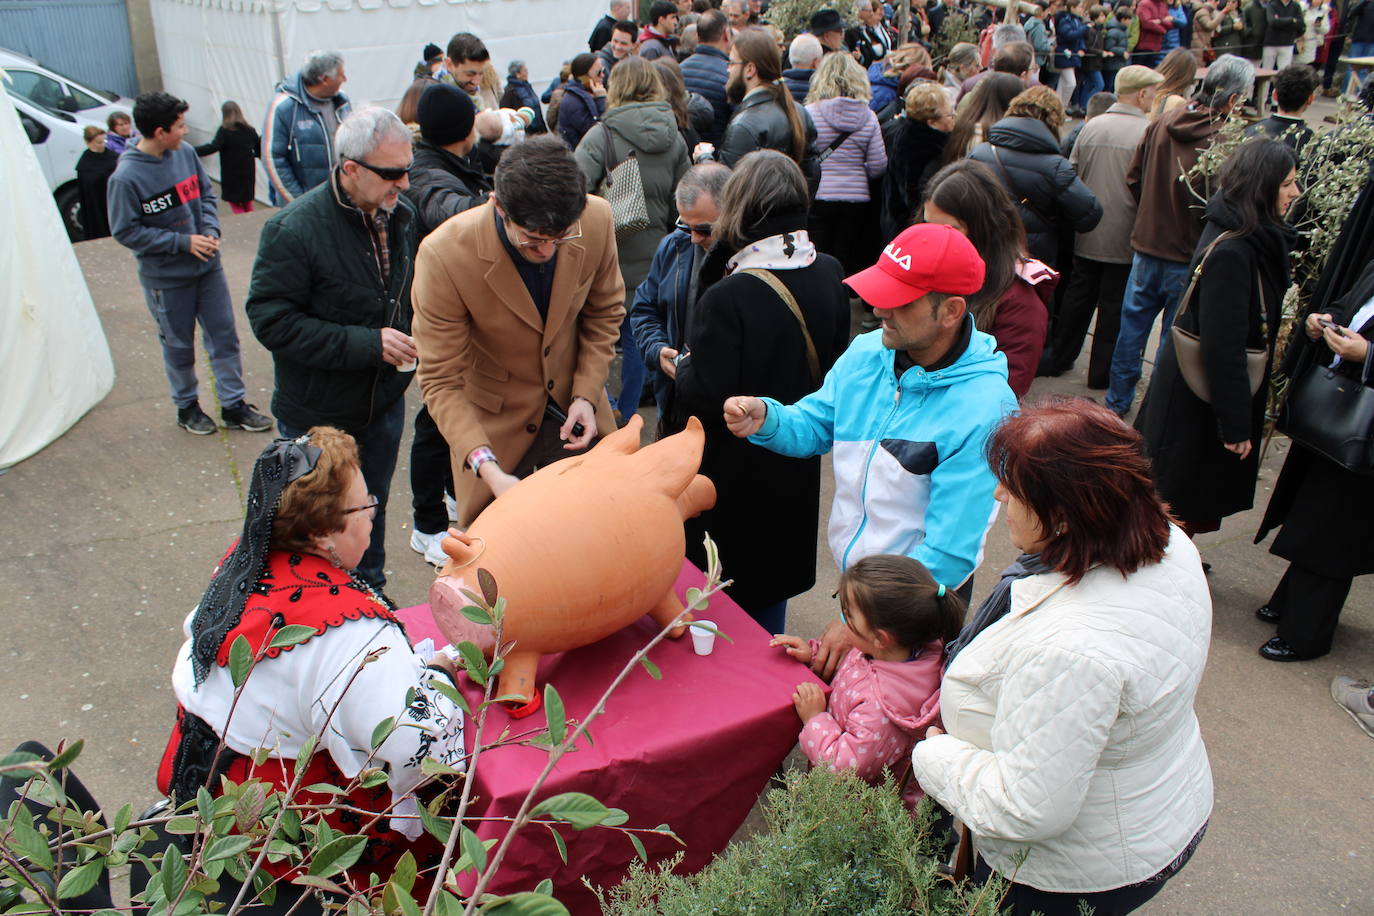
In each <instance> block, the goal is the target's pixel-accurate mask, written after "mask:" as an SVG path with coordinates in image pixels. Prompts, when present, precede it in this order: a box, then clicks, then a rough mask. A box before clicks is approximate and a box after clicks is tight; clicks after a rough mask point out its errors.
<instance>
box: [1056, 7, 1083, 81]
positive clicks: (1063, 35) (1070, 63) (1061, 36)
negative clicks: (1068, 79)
mask: <svg viewBox="0 0 1374 916" xmlns="http://www.w3.org/2000/svg"><path fill="white" fill-rule="evenodd" d="M1087 31H1088V23H1086V22H1084V21H1083V18H1082V17H1081V16H1077V15H1075V14H1073V13H1070V12H1068V11H1067V10H1065V11H1063V12H1059V13H1056V14H1055V16H1054V37H1055V42H1054V66H1055V68H1056V69H1058V70H1077V69H1078V68H1079V67H1080V66H1082V64H1083V57H1082V55H1080V54H1077V53H1072V54H1071V53H1069V52H1071V51H1073V52H1078V51H1082V50H1083V38H1084V35H1085V33H1086V32H1087Z"/></svg>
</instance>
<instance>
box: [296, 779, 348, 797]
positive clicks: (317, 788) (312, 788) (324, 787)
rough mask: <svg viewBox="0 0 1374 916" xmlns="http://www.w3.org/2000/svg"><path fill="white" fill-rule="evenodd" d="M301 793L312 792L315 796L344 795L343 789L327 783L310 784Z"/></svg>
mask: <svg viewBox="0 0 1374 916" xmlns="http://www.w3.org/2000/svg"><path fill="white" fill-rule="evenodd" d="M301 791H302V792H314V793H316V794H317V795H344V794H346V793H345V792H344V790H343V789H340V788H339V787H338V786H331V785H330V784H329V783H327V782H312V783H311V784H310V785H308V786H306V787H305V788H303V789H301Z"/></svg>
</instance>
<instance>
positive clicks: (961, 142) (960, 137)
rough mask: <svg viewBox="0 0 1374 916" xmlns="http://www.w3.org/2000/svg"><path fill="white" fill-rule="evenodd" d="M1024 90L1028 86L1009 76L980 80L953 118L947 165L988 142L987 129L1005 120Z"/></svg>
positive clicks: (946, 145)
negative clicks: (1008, 108) (1009, 107)
mask: <svg viewBox="0 0 1374 916" xmlns="http://www.w3.org/2000/svg"><path fill="white" fill-rule="evenodd" d="M1025 88H1026V84H1025V83H1023V82H1021V80H1019V79H1017V78H1016V77H1014V76H1012V75H1011V74H1010V73H993V74H991V75H990V76H985V77H984V78H983V79H981V80H979V81H978V85H977V86H975V87H973V91H972V92H970V93H969V97H968V101H967V102H965V103H964V105H963V110H962V111H960V112H959V113H958V115H957V116H956V117H955V119H954V128H953V129H952V130H951V131H950V132H949V142H947V143H946V144H945V164H946V165H948V164H949V163H951V162H958V161H959V160H960V159H963V158H964V157H965V156H967V155H968V152H969V150H971V149H973V148H974V147H975V146H977V145H978V144H979V143H982V142H983V141H984V140H985V139H987V135H988V128H990V127H992V125H994V124H996V123H997V122H998V121H1000V120H1002V117H1003V116H1004V115H1006V113H1007V106H1008V105H1010V104H1011V100H1012V99H1014V98H1016V97H1017V96H1018V95H1020V94H1021V93H1022V92H1023V91H1024V90H1025Z"/></svg>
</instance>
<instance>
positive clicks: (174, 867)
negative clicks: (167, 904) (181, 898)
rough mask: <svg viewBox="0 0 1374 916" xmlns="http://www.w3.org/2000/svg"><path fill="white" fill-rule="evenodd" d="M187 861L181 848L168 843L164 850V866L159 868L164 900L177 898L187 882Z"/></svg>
mask: <svg viewBox="0 0 1374 916" xmlns="http://www.w3.org/2000/svg"><path fill="white" fill-rule="evenodd" d="M186 874H187V872H186V863H185V862H184V861H182V858H181V850H179V849H177V848H176V846H175V845H173V844H170V843H169V844H168V845H167V848H166V849H165V850H163V852H162V866H161V867H160V868H159V869H158V880H159V881H161V882H162V895H163V899H164V900H175V899H176V898H177V894H179V893H180V892H181V889H182V887H183V886H185V884H186Z"/></svg>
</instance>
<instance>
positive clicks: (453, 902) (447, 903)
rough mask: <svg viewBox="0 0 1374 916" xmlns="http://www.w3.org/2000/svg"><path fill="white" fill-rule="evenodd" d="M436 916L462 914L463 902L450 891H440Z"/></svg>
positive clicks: (436, 904) (435, 911) (435, 908)
mask: <svg viewBox="0 0 1374 916" xmlns="http://www.w3.org/2000/svg"><path fill="white" fill-rule="evenodd" d="M434 913H435V916H462V914H463V904H462V901H460V900H459V899H458V898H457V897H455V896H453V894H451V893H449V892H448V891H440V892H439V900H438V901H437V902H436V903H435V906H434Z"/></svg>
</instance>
